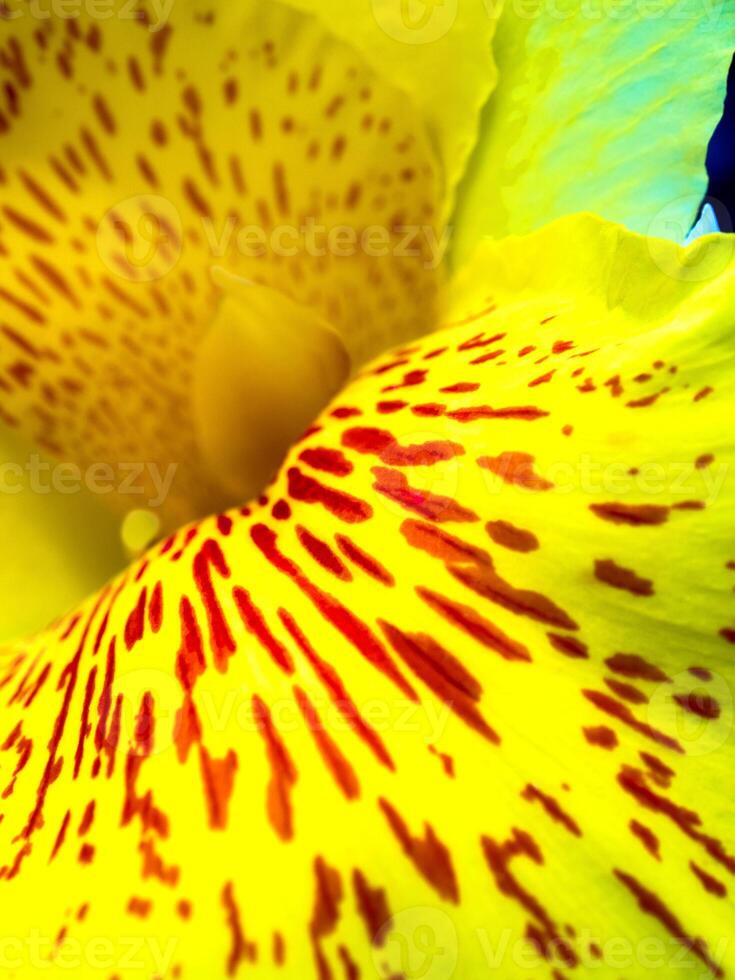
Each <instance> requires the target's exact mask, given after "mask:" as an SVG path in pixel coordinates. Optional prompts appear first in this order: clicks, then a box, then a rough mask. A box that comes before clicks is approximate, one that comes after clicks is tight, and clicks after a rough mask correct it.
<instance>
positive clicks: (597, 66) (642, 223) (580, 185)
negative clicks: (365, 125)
mask: <svg viewBox="0 0 735 980" xmlns="http://www.w3.org/2000/svg"><path fill="white" fill-rule="evenodd" d="M734 30H735V7H733V4H732V3H731V2H730V0H713V2H712V3H695V2H688V0H687V2H684V3H676V2H670V0H665V2H663V3H660V4H637V3H636V4H633V3H630V4H628V3H624V4H620V5H617V6H615V9H614V10H613V9H612V8H610V7H609V6H608V5H606V4H604V3H597V2H595V0H593V2H591V3H582V2H581V0H574V2H572V3H569V4H545V3H541V2H540V0H533V2H531V3H509V4H506V6H505V8H504V11H503V14H502V16H501V17H500V20H499V22H498V30H497V34H496V37H495V41H494V50H495V55H496V58H497V61H498V70H499V78H500V82H499V85H498V88H497V89H496V91H495V92H494V93H493V95H492V96H491V98H490V100H489V102H488V105H487V107H486V110H485V113H484V118H483V124H482V131H481V137H480V142H479V145H478V148H477V150H476V153H475V156H474V158H473V161H472V165H471V168H470V173H469V175H468V177H467V180H466V182H465V184H464V186H463V190H462V196H461V200H460V206H459V211H458V214H457V217H456V224H457V255H458V257H462V256H467V255H468V254H470V253H471V250H472V248H473V247H474V245H475V244H476V243H477V242H478V241H479V240H480V239H481V238H482V236H484V235H492V236H493V237H501V236H503V235H506V234H511V233H512V234H523V233H525V232H528V231H531V230H532V229H534V228H538V227H539V226H541V225H543V224H545V223H546V222H548V221H551V220H553V219H554V218H558V217H560V216H562V215H565V214H571V213H575V212H578V211H593V212H594V213H595V214H600V215H602V216H603V217H605V218H608V219H609V220H612V221H619V222H621V223H622V224H624V225H626V226H627V227H629V228H631V229H633V230H635V231H639V232H642V233H643V234H648V235H656V236H659V237H662V238H670V239H673V240H675V241H678V242H683V241H684V238H685V236H686V234H687V232H688V231H689V229H690V228H691V226H692V223H693V221H694V219H695V217H696V215H697V211H698V209H699V206H700V201H701V199H702V196H703V194H704V191H705V189H706V187H707V173H706V170H705V153H706V150H707V143H708V141H709V139H710V136H711V135H712V131H713V130H714V128H715V125H716V124H717V121H718V120H719V118H720V116H721V114H722V103H723V98H724V95H725V82H726V78H727V70H728V65H729V63H730V59H731V57H732V49H733V32H734Z"/></svg>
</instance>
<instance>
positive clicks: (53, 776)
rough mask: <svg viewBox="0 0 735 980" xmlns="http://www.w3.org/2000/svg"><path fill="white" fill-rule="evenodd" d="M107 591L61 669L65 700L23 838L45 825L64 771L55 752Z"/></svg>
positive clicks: (59, 713)
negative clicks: (48, 801) (51, 792)
mask: <svg viewBox="0 0 735 980" xmlns="http://www.w3.org/2000/svg"><path fill="white" fill-rule="evenodd" d="M106 594H107V593H106V590H103V591H102V592H101V593H100V594H99V596H98V598H97V601H96V602H95V604H94V606H93V608H92V611H91V612H90V614H89V617H88V618H87V621H86V623H85V626H84V631H83V632H82V636H81V638H80V640H79V645H78V646H77V649H76V652H75V654H74V656H73V657H72V659H71V660H70V661H69V663H68V664H67V665H66V666H65V667H64V669H63V670H62V672H61V676H60V678H59V683H58V686H57V690H61V689H62V688H65V690H64V700H63V702H62V705H61V708H60V710H59V712H58V714H57V716H56V720H55V722H54V729H53V732H52V734H51V738H50V740H49V743H48V750H49V754H48V760H47V762H46V766H45V767H44V771H43V774H42V776H41V781H40V783H39V785H38V789H37V791H36V804H35V806H34V808H33V810H32V811H31V813H30V814H29V816H28V820H27V822H26V825H25V827H24V828H23V830H22V831H21V833H20V837H21V838H24V839H25V840H26V841H28V840H29V838H30V837H31V835H32V834H33V832H34V831H35V830H37V829H38V828H39V826H42V823H43V821H42V814H43V807H44V804H45V802H46V795H47V794H48V791H49V789H50V787H51V785H52V784H53V783H54V782H55V781H56V780H57V779H58V777H59V774H60V772H61V767H62V765H63V757H62V758H61V759H58V758H57V756H56V753H57V752H58V750H59V746H60V744H61V739H62V737H63V735H64V730H65V728H66V722H67V720H68V718H69V710H70V708H71V703H72V699H73V697H74V692H75V690H76V686H77V680H78V677H79V664H80V662H81V658H82V653H83V652H84V648H85V646H86V643H87V637H88V636H89V631H90V628H91V626H92V623H93V621H94V618H95V616H96V615H97V613H98V611H99V608H100V606H101V604H102V602H103V600H104V598H105V596H106ZM76 622H77V620H73V626H76ZM73 626H71V625H70V627H69V630H70V631H71V629H73Z"/></svg>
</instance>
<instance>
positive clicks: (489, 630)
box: [416, 586, 531, 663]
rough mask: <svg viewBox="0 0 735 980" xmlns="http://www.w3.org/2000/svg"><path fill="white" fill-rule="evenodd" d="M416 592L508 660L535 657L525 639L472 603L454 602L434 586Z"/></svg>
mask: <svg viewBox="0 0 735 980" xmlns="http://www.w3.org/2000/svg"><path fill="white" fill-rule="evenodd" d="M416 593H417V595H418V596H419V598H421V599H423V601H424V602H425V603H426V604H427V605H429V606H431V608H432V609H434V610H435V611H436V612H438V613H439V614H440V615H441V616H443V617H444V618H445V619H447V620H449V622H451V623H454V625H455V626H458V627H459V628H460V629H462V630H464V632H465V633H468V634H469V635H470V636H472V637H473V638H474V639H475V640H477V641H478V643H482V645H483V646H486V647H488V649H490V650H493V651H494V652H495V653H498V654H500V656H501V657H502V658H503V659H504V660H511V661H513V660H515V661H524V662H526V663H528V662H530V661H531V654H530V653H529V652H528V649H527V648H526V647H525V646H524V645H523V644H522V643H519V642H517V641H516V640H514V639H512V637H510V636H508V635H507V634H506V633H504V632H503V631H502V630H501V629H500V628H499V627H497V626H495V625H494V624H493V623H491V622H490V621H489V620H488V619H485V618H484V616H481V615H480V613H478V612H475V610H474V609H473V608H472V607H471V606H465V605H463V604H462V603H459V602H454V601H453V600H451V599H448V598H447V597H446V596H443V595H440V594H439V593H438V592H432V591H431V589H426V588H423V587H422V586H417V587H416Z"/></svg>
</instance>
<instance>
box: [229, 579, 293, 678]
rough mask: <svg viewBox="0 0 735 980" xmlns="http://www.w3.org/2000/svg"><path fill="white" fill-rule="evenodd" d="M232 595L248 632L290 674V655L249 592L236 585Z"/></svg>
mask: <svg viewBox="0 0 735 980" xmlns="http://www.w3.org/2000/svg"><path fill="white" fill-rule="evenodd" d="M232 595H233V597H234V599H235V603H236V605H237V608H238V611H239V613H240V616H241V617H242V621H243V623H244V625H245V628H246V629H247V630H248V632H249V633H251V634H252V635H253V636H254V637H255V638H256V640H257V641H258V642H259V643H260V645H261V646H262V647H263V649H264V650H265V651H266V652H267V653H268V654H269V655H270V657H271V659H272V660H273V662H274V663H275V664H276V665H277V666H278V667H280V668H281V670H283V671H284V672H285V673H286V674H292V673H293V670H294V666H293V660H292V659H291V655H290V654H289V652H288V650H287V649H286V648H285V646H284V645H283V644H282V643H281V641H280V640H277V639H276V637H275V636H274V635H273V633H272V632H271V631H270V629H269V628H268V625H267V623H266V621H265V618H264V617H263V614H262V612H261V611H260V610H259V609H258V607H257V606H256V605H255V603H254V602H253V601H252V599H251V598H250V593H249V592H248V591H247V590H245V589H242V588H240V586H237V587H236V588H235V589H234V590H233V592H232Z"/></svg>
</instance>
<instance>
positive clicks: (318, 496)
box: [288, 466, 373, 524]
mask: <svg viewBox="0 0 735 980" xmlns="http://www.w3.org/2000/svg"><path fill="white" fill-rule="evenodd" d="M288 493H289V496H290V497H292V498H293V499H294V500H300V501H302V502H303V503H307V504H321V505H322V507H324V508H326V509H327V510H328V511H329V513H330V514H333V515H334V516H335V517H337V518H339V519H340V520H341V521H345V522H346V523H347V524H358V523H360V522H361V521H366V520H368V519H369V518H370V517H372V515H373V509H372V507H371V506H370V504H368V503H367V502H366V501H364V500H359V499H358V498H357V497H352V496H350V494H347V493H344V492H343V491H341V490H334V489H333V488H331V487H325V486H324V485H323V484H322V483H319V481H318V480H315V479H313V478H312V477H310V476H306V475H305V474H304V473H302V472H301V470H299V469H298V468H297V467H295V466H292V467H291V468H290V469H289V471H288Z"/></svg>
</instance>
